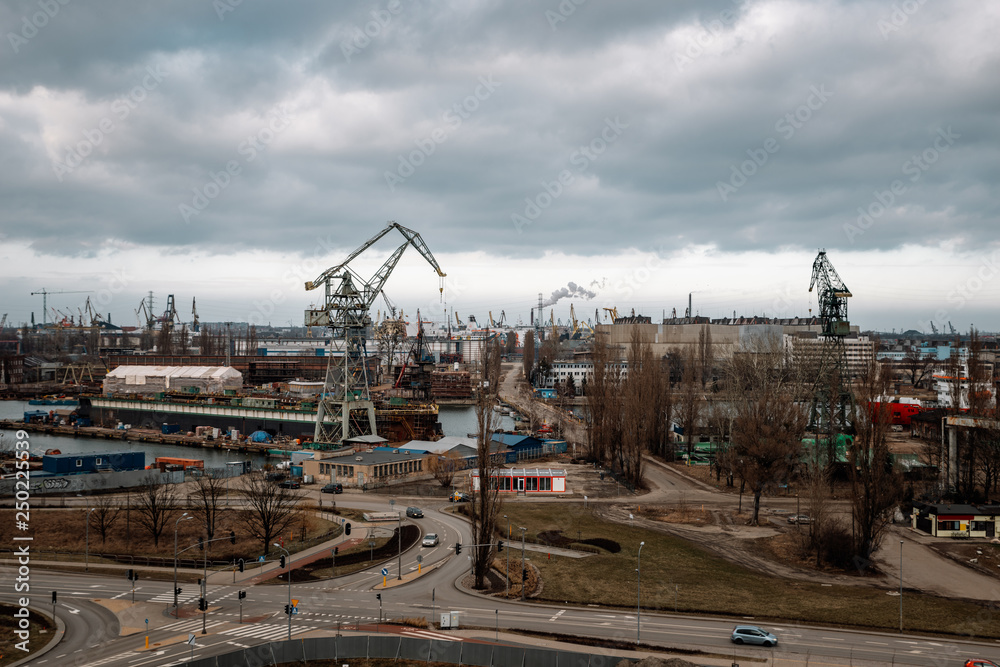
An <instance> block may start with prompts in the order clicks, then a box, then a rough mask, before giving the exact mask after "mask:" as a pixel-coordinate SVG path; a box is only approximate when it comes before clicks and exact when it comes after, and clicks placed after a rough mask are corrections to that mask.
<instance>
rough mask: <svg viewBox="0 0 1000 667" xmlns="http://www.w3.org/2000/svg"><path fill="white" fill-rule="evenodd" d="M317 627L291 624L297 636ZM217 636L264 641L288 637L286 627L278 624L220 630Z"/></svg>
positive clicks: (293, 632)
mask: <svg viewBox="0 0 1000 667" xmlns="http://www.w3.org/2000/svg"><path fill="white" fill-rule="evenodd" d="M317 627H318V626H312V625H296V624H295V623H292V634H293V635H297V634H301V633H303V632H309V631H310V630H315V629H316V628H317ZM219 634H220V635H227V636H230V637H251V638H253V639H265V640H274V639H283V638H285V637H287V636H288V626H287V625H285V624H279V623H270V624H255V625H247V626H243V627H239V628H230V629H229V630H222V631H220V632H219Z"/></svg>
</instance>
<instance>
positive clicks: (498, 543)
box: [497, 540, 503, 553]
mask: <svg viewBox="0 0 1000 667" xmlns="http://www.w3.org/2000/svg"><path fill="white" fill-rule="evenodd" d="M501 551H503V540H497V553H500V552H501Z"/></svg>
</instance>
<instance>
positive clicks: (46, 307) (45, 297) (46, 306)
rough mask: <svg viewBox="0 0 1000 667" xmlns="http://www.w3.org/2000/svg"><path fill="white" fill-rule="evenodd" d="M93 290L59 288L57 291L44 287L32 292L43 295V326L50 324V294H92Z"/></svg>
mask: <svg viewBox="0 0 1000 667" xmlns="http://www.w3.org/2000/svg"><path fill="white" fill-rule="evenodd" d="M91 291H92V290H57V291H55V292H50V291H49V290H47V289H45V288H44V287H43V288H42V289H40V290H38V291H37V292H32V293H31V296H35V295H36V294H41V295H42V327H43V328H44V327H45V326H47V325H48V312H49V295H50V294H90V293H91Z"/></svg>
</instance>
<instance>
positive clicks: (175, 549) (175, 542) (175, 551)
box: [174, 512, 194, 618]
mask: <svg viewBox="0 0 1000 667" xmlns="http://www.w3.org/2000/svg"><path fill="white" fill-rule="evenodd" d="M193 518H194V517H193V516H188V513H187V512H184V514H181V515H180V516H179V517H177V521H174V617H175V618H176V617H177V524H178V523H180V522H181V521H186V520H187V519H193Z"/></svg>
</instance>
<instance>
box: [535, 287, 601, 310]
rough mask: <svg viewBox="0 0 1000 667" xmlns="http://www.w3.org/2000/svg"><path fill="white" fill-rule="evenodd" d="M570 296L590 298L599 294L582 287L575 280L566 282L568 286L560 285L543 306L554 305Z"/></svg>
mask: <svg viewBox="0 0 1000 667" xmlns="http://www.w3.org/2000/svg"><path fill="white" fill-rule="evenodd" d="M568 296H572V297H577V298H580V299H586V300H590V299H593V298H594V297H595V296H597V292H591V291H590V290H589V289H587V288H585V287H581V286H580V285H577V284H576V283H573V282H570V283H566V287H560V288H559V289H557V290H556V291H554V292H553V293H552V294H551V295H549V298H548V299H547V300H546V301H545V303H543V304H542V307H543V308H547V307H549V306H554V305H556V302H558V301H559V299H565V298H566V297H568Z"/></svg>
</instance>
